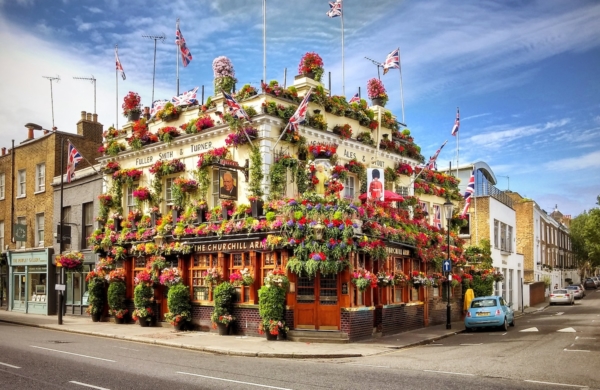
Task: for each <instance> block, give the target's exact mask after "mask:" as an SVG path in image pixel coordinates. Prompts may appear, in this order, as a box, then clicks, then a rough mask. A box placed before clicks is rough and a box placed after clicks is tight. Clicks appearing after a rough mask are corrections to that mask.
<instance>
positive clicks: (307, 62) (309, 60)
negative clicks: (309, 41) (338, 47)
mask: <svg viewBox="0 0 600 390" xmlns="http://www.w3.org/2000/svg"><path fill="white" fill-rule="evenodd" d="M323 72H324V69H323V59H321V56H319V55H318V54H317V53H313V52H308V53H306V54H304V55H303V56H302V59H301V60H300V64H299V65H298V73H299V74H301V75H304V76H306V77H308V78H311V79H313V80H315V81H319V82H320V81H321V77H322V76H323Z"/></svg>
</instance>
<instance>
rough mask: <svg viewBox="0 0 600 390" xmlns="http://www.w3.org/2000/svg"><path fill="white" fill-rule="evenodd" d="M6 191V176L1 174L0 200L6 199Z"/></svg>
mask: <svg viewBox="0 0 600 390" xmlns="http://www.w3.org/2000/svg"><path fill="white" fill-rule="evenodd" d="M5 189H6V176H5V175H4V173H0V199H4V196H5V191H6V190H5Z"/></svg>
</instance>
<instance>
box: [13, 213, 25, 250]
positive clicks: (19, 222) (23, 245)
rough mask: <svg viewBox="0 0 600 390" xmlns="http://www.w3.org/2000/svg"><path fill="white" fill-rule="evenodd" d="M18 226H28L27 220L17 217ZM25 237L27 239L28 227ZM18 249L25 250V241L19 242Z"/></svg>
mask: <svg viewBox="0 0 600 390" xmlns="http://www.w3.org/2000/svg"><path fill="white" fill-rule="evenodd" d="M17 225H24V226H27V218H25V217H17ZM13 236H14V233H13ZM25 236H26V237H27V227H26V228H25ZM17 248H25V241H17Z"/></svg>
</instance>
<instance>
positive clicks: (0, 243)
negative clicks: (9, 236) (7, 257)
mask: <svg viewBox="0 0 600 390" xmlns="http://www.w3.org/2000/svg"><path fill="white" fill-rule="evenodd" d="M0 250H4V221H0ZM1 287H2V286H0V288H1Z"/></svg>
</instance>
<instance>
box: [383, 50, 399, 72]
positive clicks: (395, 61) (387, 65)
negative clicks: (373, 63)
mask: <svg viewBox="0 0 600 390" xmlns="http://www.w3.org/2000/svg"><path fill="white" fill-rule="evenodd" d="M390 69H400V49H396V50H394V51H393V52H391V53H390V54H388V56H387V57H386V58H385V62H384V63H383V74H386V73H387V72H388V70H390Z"/></svg>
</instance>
